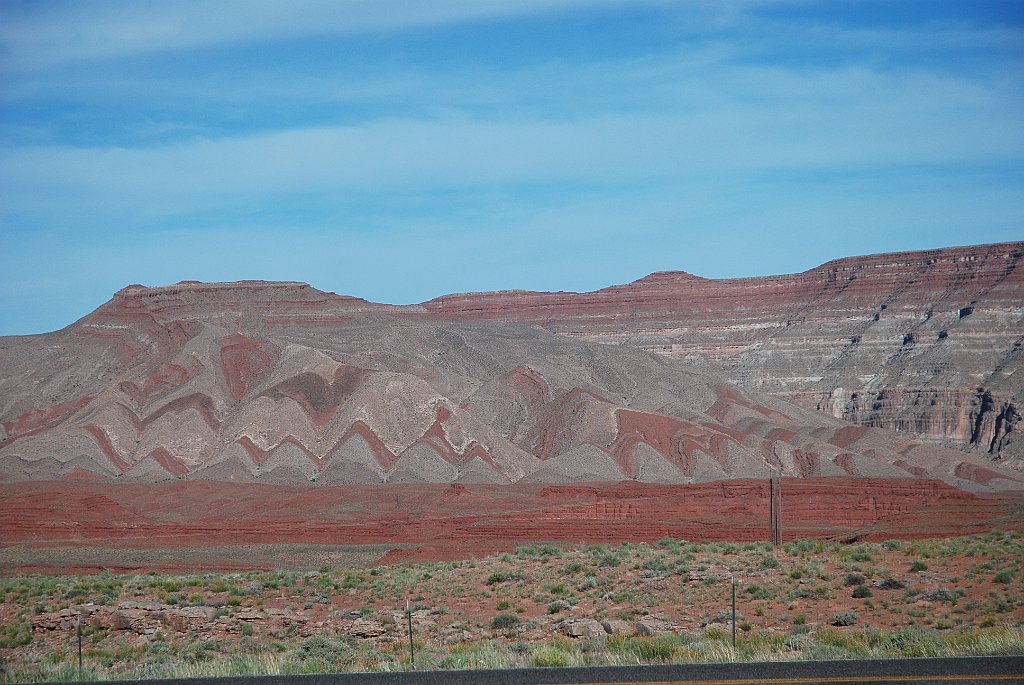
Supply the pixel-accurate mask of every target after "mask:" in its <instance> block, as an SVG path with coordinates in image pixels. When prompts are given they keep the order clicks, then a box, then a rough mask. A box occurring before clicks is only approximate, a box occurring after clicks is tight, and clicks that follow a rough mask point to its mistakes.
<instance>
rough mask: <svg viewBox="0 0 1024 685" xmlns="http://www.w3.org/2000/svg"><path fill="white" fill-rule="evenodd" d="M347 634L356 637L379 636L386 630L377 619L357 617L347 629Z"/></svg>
mask: <svg viewBox="0 0 1024 685" xmlns="http://www.w3.org/2000/svg"><path fill="white" fill-rule="evenodd" d="M348 632H349V635H354V636H356V637H380V636H381V635H383V634H384V633H385V632H386V630H385V628H384V626H383V624H381V623H380V622H379V621H371V620H369V619H365V618H357V619H356V620H355V621H353V622H352V626H351V627H350V628H349V629H348Z"/></svg>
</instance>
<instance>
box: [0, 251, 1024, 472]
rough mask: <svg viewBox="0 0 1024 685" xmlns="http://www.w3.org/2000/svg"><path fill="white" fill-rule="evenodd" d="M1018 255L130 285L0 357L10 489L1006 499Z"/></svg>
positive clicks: (3, 464)
mask: <svg viewBox="0 0 1024 685" xmlns="http://www.w3.org/2000/svg"><path fill="white" fill-rule="evenodd" d="M1022 254H1024V243H1015V244H1010V245H990V246H981V247H973V248H957V249H951V250H938V251H932V252H921V253H908V254H898V255H881V256H874V257H865V258H855V259H847V260H840V261H837V262H831V263H829V264H826V265H824V266H822V267H819V268H817V269H813V270H811V271H808V272H805V273H803V274H796V275H790V276H775V277H768V278H750V279H737V280H727V281H713V280H707V279H702V278H698V277H695V276H691V275H689V274H684V273H658V274H653V275H651V276H648V277H647V278H644V279H641V280H639V281H637V282H635V283H632V284H629V285H624V286H616V287H612V288H606V289H604V290H600V291H597V292H593V293H582V294H575V293H527V292H503V293H482V294H467V295H457V296H450V297H445V298H439V299H438V300H434V301H431V302H427V303H424V304H423V305H417V306H411V307H392V306H388V305H380V304H373V303H369V302H366V301H363V300H359V299H356V298H351V297H343V296H338V295H334V294H332V293H325V292H321V291H319V290H316V289H315V288H312V287H310V286H308V285H306V284H302V283H266V282H255V281H253V282H240V283H227V284H204V283H194V282H184V283H179V284H177V285H174V286H165V287H158V288H145V287H142V286H129V287H127V288H124V289H123V290H121V291H119V292H118V293H117V294H116V295H115V296H114V298H113V299H112V300H111V301H110V302H108V303H107V304H105V305H103V306H102V307H100V308H99V309H97V310H96V311H95V312H93V313H92V314H90V315H88V316H86V317H85V318H83V319H82V320H81V321H78V322H76V323H75V324H73V325H71V326H69V327H68V328H66V329H64V330H62V331H57V332H55V333H50V334H46V335H39V336H22V337H11V338H0V479H2V480H6V481H23V480H48V479H57V478H82V477H88V478H94V477H101V478H115V479H118V480H120V481H136V482H153V481H163V480H178V479H200V480H221V481H223V480H233V481H241V482H273V483H310V482H314V483H317V484H321V485H330V484H336V483H362V484H371V485H372V484H380V483H389V484H395V483H495V484H508V483H513V482H517V483H519V482H521V483H567V482H577V481H620V480H633V481H637V482H646V483H695V482H707V481H715V480H722V479H732V478H762V477H764V476H765V475H766V474H767V473H768V472H769V471H776V472H781V473H783V474H785V475H791V476H799V477H814V476H852V477H877V478H925V477H926V478H933V479H938V480H943V481H945V482H946V483H949V484H951V485H953V486H955V487H957V488H964V489H971V490H984V489H1021V488H1024V476H1022V475H1021V474H1020V473H1019V472H1018V471H1014V470H1013V469H1007V468H1005V467H1006V466H1014V465H1017V466H1019V465H1020V463H1021V462H1022V461H1024V457H1022V452H1021V450H1022V449H1024V440H1016V439H1015V438H1016V437H1017V435H1018V434H1019V433H1020V429H1019V428H1018V424H1019V421H1020V414H1021V407H1022V399H1024V392H1022V382H1024V374H1021V373H1018V371H1019V369H1020V367H1021V364H1022V362H1021V359H1022V355H1024V353H1022V351H1021V347H1022V342H1024V283H1022V280H1024V279H1022V272H1021V270H1020V269H1019V268H1018V262H1019V260H1020V257H1021V255H1022ZM537 324H539V325H537ZM635 348H640V349H635ZM645 350H646V351H654V352H658V353H660V355H661V356H658V355H652V354H648V353H647V352H646V351H645ZM811 409H815V410H819V411H811ZM858 424H859V425H858ZM936 443H946V444H950V445H955V446H958V447H960V448H962V450H964V451H966V452H967V453H965V452H964V451H959V450H958V451H954V450H949V449H944V448H942V447H939V446H936ZM970 452H974V454H972V453H970ZM993 459H994V460H995V462H993Z"/></svg>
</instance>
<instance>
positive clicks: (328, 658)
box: [296, 635, 356, 667]
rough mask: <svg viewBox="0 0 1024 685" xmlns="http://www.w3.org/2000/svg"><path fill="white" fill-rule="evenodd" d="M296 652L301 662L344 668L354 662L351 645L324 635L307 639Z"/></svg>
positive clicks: (353, 650) (354, 656)
mask: <svg viewBox="0 0 1024 685" xmlns="http://www.w3.org/2000/svg"><path fill="white" fill-rule="evenodd" d="M296 651H297V656H298V657H299V658H300V659H301V660H303V661H306V662H311V661H312V662H321V663H323V664H326V665H327V666H334V667H336V666H345V665H349V664H353V663H355V661H356V651H355V649H354V648H353V647H352V645H350V644H348V643H347V642H345V641H342V640H333V639H331V638H329V637H327V636H326V635H313V636H312V637H307V638H306V639H305V640H303V641H302V644H301V645H299V648H298V650H296Z"/></svg>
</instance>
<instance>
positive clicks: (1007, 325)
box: [410, 242, 1024, 464]
mask: <svg viewBox="0 0 1024 685" xmlns="http://www.w3.org/2000/svg"><path fill="white" fill-rule="evenodd" d="M1022 256H1024V243H1021V242H1018V243H1003V244H997V245H981V246H973V247H962V248H948V249H941V250H928V251H921V252H903V253H895V254H882V255H873V256H869V257H854V258H849V259H840V260H836V261H832V262H829V263H827V264H824V265H822V266H820V267H817V268H815V269H811V270H809V271H805V272H803V273H800V274H792V275H785V276H766V277H760V278H738V279H729V280H710V279H704V278H699V277H697V276H692V275H690V274H687V273H684V272H661V273H654V274H651V275H650V276H647V277H645V278H642V279H640V280H638V281H635V282H633V283H630V284H628V285H622V286H614V287H610V288H605V289H603V290H598V291H596V292H590V293H564V292H563V293H537V292H525V291H505V292H494V293H469V294H462V295H446V296H444V297H440V298H437V299H435V300H431V301H429V302H426V303H424V304H423V305H422V306H423V308H424V309H425V310H426V311H427V313H428V315H429V316H432V317H436V318H440V319H454V320H478V319H498V320H505V321H519V322H527V323H532V324H540V325H543V326H545V327H547V328H549V329H551V330H553V331H556V332H558V333H560V334H563V335H569V336H574V337H583V338H586V339H589V340H594V341H598V342H607V343H614V344H624V345H632V346H638V347H642V348H644V349H647V350H651V351H654V352H658V353H662V354H666V355H671V356H672V357H676V358H680V359H685V360H694V361H696V360H700V361H703V362H710V363H712V364H713V365H715V366H717V367H718V368H720V369H722V370H724V371H726V372H727V373H728V374H729V376H730V378H731V379H732V380H733V382H735V383H737V384H738V385H740V386H742V387H745V388H749V389H759V390H766V391H768V392H771V393H772V394H775V395H777V396H779V397H781V398H784V399H788V400H792V401H794V402H797V403H799V404H802V405H804V406H807V407H810V408H814V409H819V410H822V411H826V412H829V413H831V414H833V415H835V416H837V417H840V418H844V419H846V420H850V421H854V422H856V423H860V424H862V425H866V426H876V427H883V428H887V429H890V430H895V431H900V432H913V433H917V434H919V435H921V436H922V437H924V438H925V439H928V440H930V441H932V442H935V443H943V442H949V443H952V444H956V445H959V446H963V447H966V448H970V449H973V450H976V451H980V452H986V453H989V454H991V455H992V456H993V457H996V458H1000V457H1001V458H1003V459H1004V460H1007V461H1015V462H1017V463H1019V464H1024V441H1020V442H1017V443H1016V446H1014V443H1015V438H1016V435H1017V433H1019V429H1016V432H1015V427H1016V426H1017V424H1018V422H1019V421H1020V419H1021V414H1022V413H1024V385H1022V384H1024V381H1022V380H1021V378H1022V377H1024V375H1022V374H1020V373H1018V374H1016V378H1015V377H1014V372H1015V371H1018V370H1020V369H1021V368H1022V367H1024V306H1022V305H1024V268H1021V258H1022ZM410 315H412V314H410Z"/></svg>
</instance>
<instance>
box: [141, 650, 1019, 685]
mask: <svg viewBox="0 0 1024 685" xmlns="http://www.w3.org/2000/svg"><path fill="white" fill-rule="evenodd" d="M159 682H160V685H179V684H180V685H249V684H252V685H563V684H564V685H598V684H600V685H676V684H679V685H683V684H686V685H814V684H815V683H822V684H842V685H897V684H911V685H923V684H926V683H951V684H955V685H970V684H975V683H976V684H978V685H981V684H985V685H1009V684H1012V683H1016V684H1024V656H1010V657H965V658H951V659H887V660H881V661H790V662H769V663H751V664H688V665H672V666H602V667H585V668H526V669H506V670H495V671H421V672H412V673H333V674H325V675H306V676H267V677H262V678H199V679H194V680H163V681H159ZM125 685H139V683H138V681H133V682H131V683H130V684H129V683H125Z"/></svg>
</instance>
